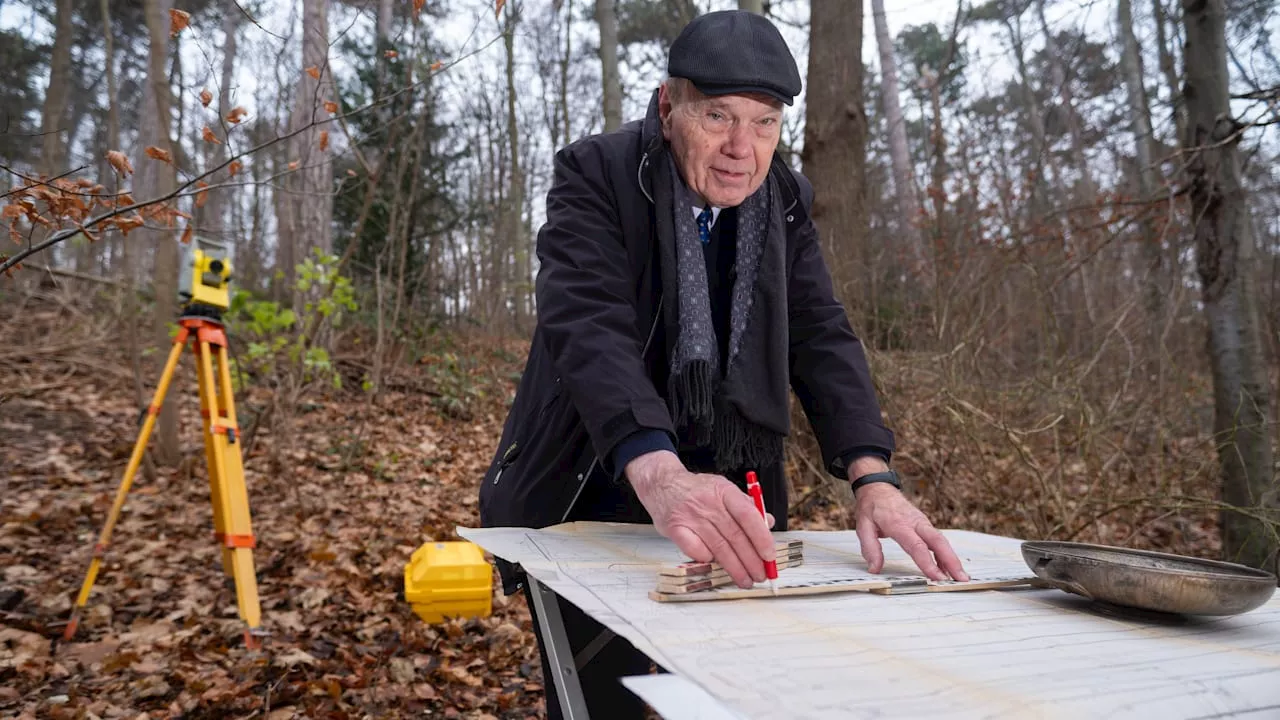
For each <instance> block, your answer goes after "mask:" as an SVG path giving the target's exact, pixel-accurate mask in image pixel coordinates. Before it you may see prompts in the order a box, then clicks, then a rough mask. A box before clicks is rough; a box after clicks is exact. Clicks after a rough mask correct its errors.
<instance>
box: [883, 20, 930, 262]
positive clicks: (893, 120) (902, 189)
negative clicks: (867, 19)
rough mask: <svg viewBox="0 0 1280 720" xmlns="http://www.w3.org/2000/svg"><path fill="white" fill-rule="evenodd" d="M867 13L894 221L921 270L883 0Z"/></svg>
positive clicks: (917, 208) (913, 197)
mask: <svg viewBox="0 0 1280 720" xmlns="http://www.w3.org/2000/svg"><path fill="white" fill-rule="evenodd" d="M871 14H872V18H873V21H874V23H875V26H876V46H877V47H878V48H879V49H880V89H881V95H882V96H883V102H884V119H885V124H886V125H887V126H888V129H889V158H890V160H891V161H892V163H893V190H894V195H895V196H896V198H897V201H898V222H899V223H901V225H902V237H904V238H907V243H908V244H909V245H910V246H911V247H909V248H908V253H910V254H911V255H913V256H914V257H913V259H914V260H915V263H916V265H917V268H916V270H917V272H919V271H921V270H923V269H924V268H923V263H924V243H923V242H922V241H921V239H920V231H919V229H918V228H917V226H916V219H917V218H918V217H919V215H920V204H919V200H917V199H916V186H915V182H914V181H913V180H912V172H911V155H910V153H909V152H908V150H907V125H906V121H905V120H904V119H903V117H902V106H901V104H900V103H899V102H898V65H897V61H896V60H895V59H894V55H893V40H892V39H891V38H890V37H889V23H888V21H887V20H886V19H885V14H884V0H871Z"/></svg>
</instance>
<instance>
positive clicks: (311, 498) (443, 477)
mask: <svg viewBox="0 0 1280 720" xmlns="http://www.w3.org/2000/svg"><path fill="white" fill-rule="evenodd" d="M10 323H11V325H10V328H9V330H7V331H6V335H7V336H8V337H9V338H15V337H18V339H17V340H15V341H14V342H13V344H9V345H4V344H0V375H3V376H5V379H4V381H3V383H2V384H0V433H2V434H0V437H2V438H3V440H2V441H0V476H2V477H3V493H2V494H0V568H3V577H0V619H2V620H3V624H2V625H0V716H6V717H8V716H18V717H49V718H92V717H100V718H114V717H124V718H140V717H151V718H161V717H186V718H232V717H267V718H271V719H272V720H281V719H283V718H291V717H308V718H348V717H351V718H356V717H360V718H364V717H379V718H381V717H409V716H414V717H421V716H424V715H429V716H435V717H445V718H488V717H502V718H508V717H510V718H516V717H530V716H540V714H541V712H542V698H543V682H542V678H541V672H540V667H539V664H538V655H537V649H536V645H535V642H534V638H533V635H532V632H531V630H530V622H529V614H528V611H527V608H526V606H525V601H524V599H523V596H517V597H515V598H509V599H508V598H505V597H503V596H502V594H501V592H500V591H499V592H496V593H495V596H494V609H493V614H492V616H491V617H487V618H484V619H479V620H471V621H454V622H449V623H446V624H442V625H428V624H425V623H423V622H421V621H420V620H419V619H418V618H417V617H416V616H415V615H414V614H413V613H412V611H411V609H410V607H409V605H408V604H406V603H405V602H404V601H403V600H402V599H401V598H400V597H399V593H400V591H401V590H402V587H403V569H404V565H405V563H406V562H407V560H408V558H409V555H410V553H411V552H412V551H413V550H414V549H415V548H416V547H418V546H420V545H421V544H422V543H424V542H426V541H427V540H430V539H449V538H452V537H454V532H453V530H454V528H455V527H456V526H457V525H475V524H477V523H478V515H477V507H476V491H475V488H476V484H477V482H478V480H479V478H480V477H481V475H482V474H483V472H484V469H485V467H486V465H487V463H488V461H489V458H490V454H491V453H492V452H493V448H494V443H495V442H496V439H497V437H498V436H499V433H500V431H501V423H502V420H503V417H504V414H505V407H506V404H507V402H508V400H509V393H510V391H511V389H512V387H513V384H512V382H511V378H512V377H513V375H514V374H515V373H517V372H518V371H519V369H520V364H521V360H522V358H523V354H522V353H523V347H522V346H521V344H520V343H500V342H498V341H496V340H492V339H490V340H471V341H463V340H455V341H454V346H453V351H454V352H456V353H457V354H458V355H459V356H465V357H468V358H472V359H473V360H475V361H476V362H474V364H473V365H470V366H468V369H466V370H465V371H464V372H465V373H466V375H467V378H465V382H466V387H467V388H470V389H471V390H470V391H474V392H473V393H472V394H473V395H474V397H473V398H472V400H471V402H470V409H469V412H467V413H466V414H464V415H463V416H461V417H457V416H449V415H446V414H445V413H443V412H441V410H440V409H439V407H438V403H437V402H433V401H438V400H439V399H440V396H438V395H432V394H431V393H432V392H439V390H438V389H436V388H437V386H438V383H439V377H438V376H437V375H432V374H431V373H430V372H428V369H429V368H430V367H431V366H432V363H433V362H434V361H435V360H438V358H436V357H433V356H426V357H424V358H422V359H421V361H419V362H418V363H416V364H414V365H412V366H410V367H407V368H401V369H400V370H398V371H397V373H396V375H395V377H394V378H393V380H394V382H391V383H389V384H390V386H391V390H390V391H388V392H387V393H386V394H385V395H384V396H383V398H382V401H381V403H380V404H379V405H377V406H374V405H373V404H371V403H370V402H369V399H368V398H367V397H366V396H364V395H362V394H361V393H360V392H358V391H347V392H343V393H337V394H334V395H333V396H332V397H316V398H314V399H313V400H311V401H310V402H309V404H306V405H304V407H303V408H302V409H300V411H299V416H298V417H297V420H296V423H295V426H296V427H297V431H296V434H295V436H294V437H292V438H288V440H289V442H288V449H287V450H284V451H283V453H282V454H283V458H284V461H285V467H286V468H287V470H286V471H284V472H280V473H272V472H270V471H269V466H270V463H269V459H268V456H269V454H270V453H269V451H270V450H271V449H272V448H273V446H274V447H276V448H280V447H283V446H281V445H280V443H282V442H283V439H282V438H279V437H273V436H272V434H271V432H270V431H269V430H268V429H267V428H265V427H263V428H259V429H258V430H257V431H256V432H255V433H254V435H253V437H252V439H251V441H250V445H251V447H250V452H249V453H248V455H247V456H246V458H245V474H246V480H247V484H248V488H249V496H250V506H251V509H252V513H253V523H254V529H255V532H256V534H257V537H258V549H257V550H256V551H255V564H256V568H257V577H258V583H259V588H260V593H261V598H262V608H263V626H264V628H265V629H267V630H268V631H269V632H270V637H269V638H268V639H267V642H266V645H265V648H264V650H263V651H260V652H255V651H248V650H245V649H244V648H243V646H242V642H241V631H242V624H241V623H240V621H239V620H238V618H237V613H236V607H235V597H234V593H233V592H232V591H231V589H230V587H229V584H228V583H226V581H225V580H224V578H223V576H222V573H221V568H220V563H219V561H218V557H219V550H218V548H217V546H216V545H215V544H214V543H213V541H212V538H211V530H212V525H211V513H210V503H209V495H208V486H207V483H206V479H205V469H204V459H203V453H202V447H201V444H200V441H199V417H198V410H199V406H198V401H197V396H196V390H195V381H194V377H193V373H192V367H191V363H190V356H189V355H186V356H184V358H183V364H182V365H180V368H179V372H178V376H177V379H176V380H175V386H174V387H173V388H172V389H171V391H170V394H169V401H170V402H177V403H178V404H179V405H180V407H181V413H182V421H181V433H182V445H183V462H182V463H181V464H180V465H179V466H178V467H177V468H176V469H168V470H166V469H161V470H160V471H159V472H158V473H157V474H156V475H155V477H154V478H153V479H151V480H148V479H147V478H144V477H143V476H142V475H141V474H140V475H139V477H138V480H137V483H136V484H135V486H134V488H133V490H132V492H131V493H130V495H129V500H128V503H127V505H126V506H125V510H124V513H123V515H122V516H121V519H120V523H119V524H118V526H117V527H116V530H115V533H114V537H113V539H112V544H111V547H110V550H109V552H108V555H107V561H106V562H105V564H104V568H103V571H102V574H101V575H100V576H99V578H98V579H97V582H96V583H95V586H94V592H93V595H92V597H91V599H90V601H89V606H88V609H87V613H86V615H85V617H84V618H83V620H82V624H81V627H80V629H79V632H78V634H77V636H76V637H75V638H74V640H73V641H72V642H69V643H65V642H61V636H62V631H63V628H64V626H65V623H66V620H67V617H68V613H69V610H70V608H71V604H72V602H73V600H74V597H75V595H76V593H77V592H78V590H79V587H80V584H81V582H82V580H83V578H84V572H85V570H86V568H87V564H88V560H89V554H90V550H91V547H92V545H93V543H94V542H95V540H96V538H97V536H98V533H99V531H100V529H101V526H102V523H103V521H104V520H105V518H106V516H107V513H108V510H109V508H110V506H111V502H112V499H113V495H114V493H115V491H116V488H117V486H118V484H119V482H120V474H121V472H122V471H123V468H124V466H125V464H126V462H127V460H128V457H129V453H130V451H131V450H132V446H133V443H134V440H135V437H136V432H137V425H136V424H135V423H136V420H137V416H138V405H137V403H136V399H135V393H136V390H135V383H134V379H133V376H132V375H131V373H130V371H129V369H128V368H129V366H128V363H127V362H126V359H125V357H124V355H123V353H122V352H120V350H119V349H118V347H116V345H115V344H114V343H112V342H111V339H110V338H109V337H108V336H106V335H105V334H103V333H98V334H92V333H90V337H88V338H87V339H77V338H76V337H70V336H68V335H67V334H65V333H66V330H67V328H71V327H85V328H88V327H92V325H93V324H92V323H91V322H88V318H86V317H84V316H83V315H79V314H77V312H76V311H74V310H71V309H69V308H68V307H67V306H65V305H63V306H61V307H59V306H56V305H55V306H50V307H45V306H35V307H31V308H28V309H26V310H25V311H24V314H23V320H22V322H21V328H20V330H21V332H17V331H15V330H14V329H13V328H14V326H13V325H12V321H10ZM233 343H234V338H233ZM156 379H158V378H156V377H148V376H144V377H143V385H144V387H145V395H146V396H147V397H148V398H149V396H150V393H151V391H152V387H153V386H154V383H155V380H156ZM455 380H456V378H455ZM890 381H892V378H891V379H890ZM355 385H356V386H358V383H356V384H355ZM470 391H469V392H470ZM480 392H483V397H481V396H480V395H479V394H478V393H480ZM264 404H265V403H264V391H263V390H262V389H260V388H254V389H252V390H251V392H248V393H245V394H244V396H238V397H237V408H238V409H239V410H240V412H241V414H242V419H241V423H242V425H247V424H248V423H247V422H246V420H245V417H246V416H247V415H249V414H251V413H252V411H253V410H254V409H255V408H260V407H262V406H263V405H264ZM904 423H905V424H906V425H908V426H910V425H911V421H910V418H906V419H905V420H904ZM901 438H902V436H901V435H900V439H901ZM931 452H941V451H940V450H937V449H934V450H930V446H929V444H928V443H925V442H923V441H921V442H919V443H917V451H916V457H915V458H914V459H910V460H909V462H913V463H916V464H917V465H918V466H923V465H929V464H931V463H932V462H933V461H931V460H929V453H931ZM998 460H999V458H995V459H993V460H992V462H997V461H998ZM993 467H999V465H998V464H997V465H994V466H993ZM997 480H998V478H997ZM988 481H989V479H988V478H973V477H965V476H964V474H963V473H961V472H957V473H956V478H955V481H954V484H953V485H952V486H951V488H950V489H949V490H948V492H947V494H945V496H940V495H938V494H937V493H930V494H926V495H925V496H924V497H923V499H922V501H923V503H924V504H925V505H926V509H927V510H930V511H931V512H933V511H935V510H936V517H935V522H937V523H938V524H939V525H940V526H947V527H970V528H972V529H977V530H987V531H1001V530H1004V531H1008V532H1010V533H1013V532H1016V531H1018V530H1023V531H1025V530H1026V526H1025V524H1022V525H1020V524H1019V521H1018V520H1017V518H1016V517H1011V518H1010V519H1007V520H1001V519H1000V517H999V516H998V515H996V514H993V513H994V512H995V511H993V510H991V509H990V508H989V507H986V506H985V505H984V503H983V501H982V500H981V499H978V500H972V501H966V500H965V498H966V497H971V498H972V497H977V496H980V495H981V494H982V487H983V485H982V483H983V482H988ZM802 490H803V489H798V490H797V498H798V501H797V507H798V509H797V510H796V514H795V515H794V516H793V523H794V524H795V525H797V526H801V527H812V528H819V527H832V526H836V525H839V524H841V522H842V520H841V517H840V513H841V510H840V509H839V505H838V504H837V503H834V502H831V501H829V500H827V499H823V498H821V497H815V496H814V495H812V489H809V490H803V491H802ZM939 498H941V499H939ZM984 508H986V509H984ZM1137 520H1140V518H1138V519H1134V520H1133V521H1132V522H1131V523H1130V525H1129V527H1130V528H1131V530H1130V531H1129V534H1130V537H1128V538H1127V540H1126V542H1127V543H1128V544H1137V545H1148V546H1150V545H1163V546H1165V547H1168V546H1170V545H1172V546H1174V547H1175V549H1184V550H1194V551H1196V552H1203V553H1210V552H1212V550H1213V547H1212V541H1211V538H1212V537H1213V535H1214V528H1213V526H1212V522H1211V520H1208V519H1205V518H1203V517H1192V518H1191V519H1190V520H1188V519H1186V518H1182V519H1181V520H1180V522H1181V525H1178V526H1177V527H1174V528H1173V529H1169V526H1168V523H1167V522H1164V523H1163V524H1156V523H1152V522H1146V523H1138V522H1137ZM1135 526H1138V527H1141V528H1142V532H1143V533H1144V534H1145V535H1144V537H1145V538H1146V539H1145V540H1141V539H1140V540H1137V541H1135V540H1134V538H1133V537H1132V535H1133V531H1132V527H1135ZM1169 533H1174V534H1176V535H1177V537H1176V538H1175V539H1174V540H1170V539H1169V538H1170V537H1171V536H1170V535H1169ZM1109 537H1114V535H1112V536H1109ZM1104 539H1105V538H1104ZM495 587H497V582H496V577H495Z"/></svg>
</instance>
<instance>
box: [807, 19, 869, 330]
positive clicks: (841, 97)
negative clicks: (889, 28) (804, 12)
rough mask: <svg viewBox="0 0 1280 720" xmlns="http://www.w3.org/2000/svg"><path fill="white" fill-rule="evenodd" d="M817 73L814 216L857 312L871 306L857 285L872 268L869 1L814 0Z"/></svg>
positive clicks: (810, 142) (812, 94)
mask: <svg viewBox="0 0 1280 720" xmlns="http://www.w3.org/2000/svg"><path fill="white" fill-rule="evenodd" d="M809 22H810V28H811V34H810V38H809V77H808V86H809V87H808V93H807V96H806V105H807V108H806V111H805V129H804V152H803V153H802V154H801V161H802V162H803V164H804V173H805V175H806V176H808V178H809V180H811V181H812V182H813V189H814V201H813V220H814V222H815V223H816V224H817V226H818V227H819V228H821V230H822V237H823V240H824V243H825V247H824V254H825V256H826V260H827V262H828V263H829V265H830V269H831V275H832V280H833V281H834V283H835V287H836V292H837V295H838V297H840V299H841V300H842V301H843V302H844V303H845V307H846V308H848V309H849V310H851V311H852V310H854V309H855V308H857V310H858V311H859V312H861V313H866V312H869V311H870V307H871V305H870V303H873V302H874V298H867V299H866V302H867V303H868V304H867V305H865V306H864V305H863V303H862V302H860V301H859V298H857V297H855V294H854V289H855V288H857V287H859V285H861V286H863V287H868V286H869V283H859V280H860V279H862V278H858V277H855V271H856V270H857V268H859V267H866V265H867V263H866V262H865V260H866V258H867V257H868V256H869V252H868V250H869V248H868V243H867V233H868V218H867V203H866V197H865V191H866V160H867V154H866V143H867V116H866V111H865V109H864V108H863V106H862V102H863V94H862V4H861V3H850V2H847V1H846V0H813V3H812V4H811V6H810V21H809Z"/></svg>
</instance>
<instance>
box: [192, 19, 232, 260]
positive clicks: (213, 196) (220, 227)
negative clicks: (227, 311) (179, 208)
mask: <svg viewBox="0 0 1280 720" xmlns="http://www.w3.org/2000/svg"><path fill="white" fill-rule="evenodd" d="M235 2H236V0H226V2H225V3H224V7H223V9H222V35H223V38H224V39H223V44H222V68H221V75H220V76H219V78H218V104H217V115H218V119H217V120H216V121H215V122H211V123H209V127H210V128H211V129H212V130H213V131H214V134H216V135H218V136H219V139H220V140H222V141H223V142H222V143H221V144H215V145H211V146H209V147H210V150H211V152H210V165H211V166H212V167H217V166H218V165H220V164H221V163H222V162H223V161H225V160H226V158H227V144H226V142H227V138H226V137H224V136H223V133H222V128H223V127H225V126H226V121H225V118H226V116H227V113H229V112H231V85H232V83H233V82H235V65H236V34H237V32H238V31H239V27H240V17H241V15H240V10H239V9H238V8H237V7H236V6H235ZM228 177H229V174H228V173H227V171H225V170H224V171H222V172H221V173H219V174H217V175H214V176H213V177H210V178H209V180H208V182H209V183H210V184H217V183H220V182H225V181H226V180H227V178H228ZM231 197H232V189H231V188H221V189H215V190H210V191H209V195H208V199H207V201H206V204H205V206H204V207H203V208H202V210H203V212H202V213H201V214H200V216H199V217H200V224H199V227H200V229H201V230H202V231H203V232H205V233H206V234H207V235H208V236H209V237H211V238H213V239H216V240H217V241H218V242H221V243H225V244H226V246H227V251H228V253H231V254H232V256H233V257H234V253H235V251H236V245H235V239H236V238H235V237H233V236H232V234H231V233H228V232H226V228H227V218H226V215H227V212H228V210H229V209H230V207H231V202H230V201H231ZM233 271H235V270H234V268H233Z"/></svg>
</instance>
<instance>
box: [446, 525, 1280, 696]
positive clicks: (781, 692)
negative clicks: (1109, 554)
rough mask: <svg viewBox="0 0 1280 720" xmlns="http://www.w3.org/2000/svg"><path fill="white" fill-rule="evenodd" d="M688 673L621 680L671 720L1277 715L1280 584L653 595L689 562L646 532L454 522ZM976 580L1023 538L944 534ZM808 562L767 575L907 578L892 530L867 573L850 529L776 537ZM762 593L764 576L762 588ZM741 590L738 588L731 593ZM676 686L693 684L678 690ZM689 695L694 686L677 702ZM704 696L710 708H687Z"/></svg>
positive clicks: (998, 571) (1005, 569) (907, 564)
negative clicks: (1124, 605) (1238, 592)
mask: <svg viewBox="0 0 1280 720" xmlns="http://www.w3.org/2000/svg"><path fill="white" fill-rule="evenodd" d="M458 532H459V534H460V535H462V536H463V537H464V538H466V539H468V540H470V541H472V542H474V543H476V544H478V545H480V546H481V547H482V548H484V549H485V550H487V551H489V552H491V553H492V554H494V555H496V556H499V557H502V558H504V559H506V560H508V561H511V562H517V563H520V564H521V565H523V566H524V567H525V568H526V569H527V570H528V571H529V572H530V573H531V574H532V575H533V576H535V577H536V578H537V579H538V580H539V581H540V582H541V583H542V584H544V585H546V586H547V587H549V588H550V589H552V590H554V591H555V592H556V593H558V594H559V595H560V596H561V597H563V598H565V599H566V600H568V601H569V602H572V603H573V604H575V605H577V606H578V607H579V608H581V609H582V610H583V611H584V612H586V613H588V614H589V615H590V616H591V617H593V618H594V619H596V620H597V621H598V622H600V623H602V624H604V625H605V626H607V627H608V628H609V629H611V630H613V631H614V632H615V633H617V634H618V635H620V636H621V637H623V638H625V639H626V640H627V641H629V642H630V643H631V644H633V645H634V646H635V647H636V648H637V649H639V650H640V651H641V652H644V653H645V654H646V655H648V656H649V657H650V658H652V659H653V660H654V662H656V663H657V664H658V665H659V666H660V667H662V668H664V669H665V670H668V671H670V672H671V673H674V674H676V675H678V676H679V678H681V679H683V680H685V681H688V683H691V684H692V685H688V684H686V685H684V686H683V687H684V690H681V684H680V683H679V682H677V681H676V679H675V678H668V679H666V680H665V681H662V680H654V681H645V682H636V683H632V682H628V687H632V688H633V690H634V691H635V692H637V693H638V694H640V695H641V696H643V697H645V699H646V700H648V701H649V702H650V704H651V705H653V706H654V707H663V708H664V709H663V710H662V712H663V715H664V717H667V718H668V719H669V720H679V719H680V718H692V717H702V718H707V717H715V716H736V717H740V718H778V717H788V718H814V719H825V718H1010V719H1013V718H1025V717H1037V718H1075V717H1107V718H1135V719H1136V718H1148V717H1160V718H1162V720H1173V719H1174V718H1208V717H1225V716H1229V715H1231V714H1233V713H1236V714H1247V713H1249V712H1254V713H1257V714H1255V715H1250V717H1266V716H1268V713H1271V714H1274V713H1275V712H1276V711H1277V709H1280V595H1278V596H1277V597H1276V598H1274V599H1273V600H1272V601H1271V602H1270V603H1268V604H1267V605H1265V606H1263V607H1262V608H1259V609H1258V610H1255V611H1253V612H1250V613H1246V614H1244V615H1240V616H1237V617H1229V618H1218V619H1202V618H1186V619H1173V620H1167V621H1157V620H1152V619H1150V618H1146V617H1131V616H1125V615H1123V614H1116V613H1114V612H1113V611H1104V610H1100V609H1099V608H1098V607H1097V606H1096V605H1094V604H1092V603H1090V602H1088V601H1087V600H1085V599H1084V598H1080V597H1076V596H1074V595H1071V594H1068V593H1065V592H1062V591H1059V590H1054V589H1041V588H1035V587H1033V586H1022V587H1014V588H1008V589H1000V590H987V591H981V590H976V591H973V592H920V593H915V594H907V595H903V596H901V597H881V596H878V595H877V594H874V593H872V592H840V593H832V594H818V595H800V596H796V595H784V596H780V597H776V598H773V597H768V598H762V599H755V598H750V597H748V598H743V599H733V600H725V601H723V602H691V603H680V602H655V601H654V600H652V599H651V598H650V596H649V594H650V592H651V591H652V590H653V589H654V586H655V579H656V577H657V571H658V569H659V568H660V567H662V566H666V565H673V564H677V563H680V562H682V561H685V560H687V558H684V557H682V556H681V554H680V552H679V550H678V549H677V548H676V547H675V545H674V544H672V543H670V542H669V541H667V540H665V539H663V538H661V537H660V536H658V535H657V534H656V533H655V532H654V530H653V528H652V527H651V526H635V525H614V524H604V523H573V524H567V525H561V526H556V527H551V528H545V529H542V530H529V529H523V528H486V529H467V528H459V529H458ZM943 534H944V535H946V537H947V538H948V540H949V541H950V542H951V545H952V547H953V548H955V550H956V552H957V554H958V555H959V556H960V558H961V561H962V562H963V563H964V566H965V569H966V571H967V572H968V573H969V574H970V576H972V577H973V578H974V583H975V584H976V583H980V582H983V581H988V582H989V581H993V580H994V581H998V580H1000V579H1002V578H1004V579H1008V578H1017V577H1024V576H1025V574H1026V573H1027V568H1026V566H1025V564H1024V563H1023V561H1022V556H1021V552H1020V544H1021V543H1020V541H1019V540H1017V539H1013V538H1003V537H998V536H993V535H985V534H982V533H975V532H965V531H956V530H944V531H943ZM774 535H775V539H777V540H779V541H783V540H791V539H798V540H802V541H803V544H804V562H803V564H802V565H800V566H799V567H792V568H787V569H785V570H782V571H781V572H780V573H779V581H780V584H781V585H784V586H787V587H803V586H804V585H805V584H806V583H808V584H811V585H814V586H817V585H819V584H821V583H823V582H830V581H832V580H834V579H841V580H843V581H866V582H886V581H888V582H894V581H896V580H891V579H899V580H911V579H918V578H920V577H921V576H920V575H919V572H918V570H917V569H916V567H915V564H914V563H913V562H912V561H911V560H910V558H909V557H908V556H907V555H906V553H904V552H903V551H902V550H901V549H900V548H899V547H898V546H897V544H896V543H894V542H893V541H892V540H881V544H882V546H883V548H884V552H885V556H886V564H885V568H884V571H883V572H882V573H880V574H879V575H873V574H871V573H867V572H866V563H865V561H864V560H863V559H862V556H861V554H860V553H859V545H858V539H857V535H856V534H855V533H853V532H813V531H789V532H779V533H774ZM764 590H765V592H766V593H767V592H768V589H767V585H766V586H765V588H764ZM744 592H748V591H744ZM686 691H689V692H686ZM690 692H692V693H693V694H695V695H697V696H698V697H699V698H700V701H699V702H698V703H695V702H692V701H690V700H689V697H692V695H690ZM707 702H713V703H720V704H721V705H722V706H723V708H724V709H725V710H726V713H725V714H724V715H712V714H706V713H703V714H699V713H702V710H701V708H704V707H705V704H706V703H707Z"/></svg>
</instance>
